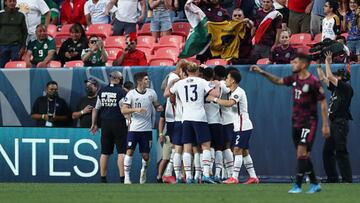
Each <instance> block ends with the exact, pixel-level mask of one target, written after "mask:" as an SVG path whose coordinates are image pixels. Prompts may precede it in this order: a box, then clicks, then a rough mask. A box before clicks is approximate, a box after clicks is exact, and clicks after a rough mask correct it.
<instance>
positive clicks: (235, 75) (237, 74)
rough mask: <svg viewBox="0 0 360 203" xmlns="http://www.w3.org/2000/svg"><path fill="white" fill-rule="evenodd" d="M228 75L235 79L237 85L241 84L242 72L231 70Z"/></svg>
mask: <svg viewBox="0 0 360 203" xmlns="http://www.w3.org/2000/svg"><path fill="white" fill-rule="evenodd" d="M228 75H230V77H231V78H232V79H234V80H235V82H236V83H237V84H239V83H240V81H241V74H240V71H238V70H231V71H229V73H228Z"/></svg>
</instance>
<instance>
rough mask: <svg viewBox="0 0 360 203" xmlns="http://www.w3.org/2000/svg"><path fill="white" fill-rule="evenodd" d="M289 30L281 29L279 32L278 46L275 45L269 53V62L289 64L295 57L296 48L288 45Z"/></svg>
mask: <svg viewBox="0 0 360 203" xmlns="http://www.w3.org/2000/svg"><path fill="white" fill-rule="evenodd" d="M290 35H291V34H290V30H283V31H281V33H280V39H279V42H280V44H279V46H277V47H275V48H274V49H273V50H272V51H271V54H270V57H269V61H270V63H275V64H290V61H291V60H293V59H294V58H295V55H296V52H297V51H296V49H295V48H294V47H292V46H291V45H290Z"/></svg>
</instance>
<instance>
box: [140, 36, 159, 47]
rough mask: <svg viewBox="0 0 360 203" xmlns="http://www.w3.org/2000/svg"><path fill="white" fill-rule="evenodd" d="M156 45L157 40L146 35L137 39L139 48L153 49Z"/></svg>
mask: <svg viewBox="0 0 360 203" xmlns="http://www.w3.org/2000/svg"><path fill="white" fill-rule="evenodd" d="M154 44H155V38H154V37H153V36H146V35H144V36H138V37H137V46H142V47H149V48H151V49H152V47H153V46H154Z"/></svg>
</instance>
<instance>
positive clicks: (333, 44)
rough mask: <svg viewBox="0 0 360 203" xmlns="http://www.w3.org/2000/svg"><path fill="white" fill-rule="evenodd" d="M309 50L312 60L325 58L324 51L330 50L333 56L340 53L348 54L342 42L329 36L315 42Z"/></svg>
mask: <svg viewBox="0 0 360 203" xmlns="http://www.w3.org/2000/svg"><path fill="white" fill-rule="evenodd" d="M309 51H310V53H311V55H310V56H311V60H313V61H316V60H319V59H320V60H323V59H325V53H326V52H331V53H332V55H333V57H336V56H339V55H342V54H347V55H348V53H347V52H346V48H345V46H344V45H343V44H341V43H340V42H337V41H336V40H331V39H329V38H326V39H324V40H323V41H322V42H319V43H316V44H315V45H314V46H313V47H312V48H311V49H310V50H309Z"/></svg>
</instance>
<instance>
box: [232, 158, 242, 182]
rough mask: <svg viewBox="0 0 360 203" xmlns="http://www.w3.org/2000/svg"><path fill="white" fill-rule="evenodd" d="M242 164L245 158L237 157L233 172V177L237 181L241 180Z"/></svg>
mask: <svg viewBox="0 0 360 203" xmlns="http://www.w3.org/2000/svg"><path fill="white" fill-rule="evenodd" d="M242 162H243V156H242V155H235V161H234V170H233V174H232V177H234V178H236V179H238V178H239V173H240V169H241V165H242Z"/></svg>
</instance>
